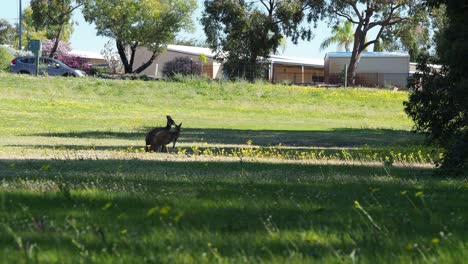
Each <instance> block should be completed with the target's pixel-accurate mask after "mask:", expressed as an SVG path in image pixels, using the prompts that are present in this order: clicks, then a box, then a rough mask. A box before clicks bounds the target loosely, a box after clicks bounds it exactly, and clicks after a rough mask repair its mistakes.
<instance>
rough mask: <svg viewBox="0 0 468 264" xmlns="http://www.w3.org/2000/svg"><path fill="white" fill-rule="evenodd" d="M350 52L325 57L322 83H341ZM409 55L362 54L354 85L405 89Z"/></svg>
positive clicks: (329, 54)
mask: <svg viewBox="0 0 468 264" xmlns="http://www.w3.org/2000/svg"><path fill="white" fill-rule="evenodd" d="M350 58H351V52H329V53H327V54H326V55H325V61H324V81H325V82H326V83H330V84H334V83H336V84H339V83H342V79H343V78H344V69H345V66H346V65H349V61H350ZM409 59H410V57H409V55H408V54H405V53H396V52H364V53H363V54H362V55H361V59H360V61H359V64H358V67H357V71H356V83H355V84H356V85H362V86H367V87H394V86H396V87H399V88H405V87H406V84H407V79H408V76H409V72H410V68H409V67H410V62H409Z"/></svg>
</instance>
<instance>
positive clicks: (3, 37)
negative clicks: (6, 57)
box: [0, 19, 16, 45]
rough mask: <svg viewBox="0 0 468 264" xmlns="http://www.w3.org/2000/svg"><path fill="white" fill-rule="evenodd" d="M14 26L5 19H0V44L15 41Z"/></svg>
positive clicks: (10, 43)
mask: <svg viewBox="0 0 468 264" xmlns="http://www.w3.org/2000/svg"><path fill="white" fill-rule="evenodd" d="M15 37H16V28H15V27H14V26H13V25H11V24H10V23H9V22H8V21H7V20H5V19H0V44H8V45H12V44H14V43H15Z"/></svg>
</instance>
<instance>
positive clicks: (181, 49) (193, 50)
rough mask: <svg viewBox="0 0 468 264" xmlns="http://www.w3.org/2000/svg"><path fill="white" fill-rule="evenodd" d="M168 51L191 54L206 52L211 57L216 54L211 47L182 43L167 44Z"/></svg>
mask: <svg viewBox="0 0 468 264" xmlns="http://www.w3.org/2000/svg"><path fill="white" fill-rule="evenodd" d="M167 50H168V51H174V52H180V53H185V54H190V55H200V54H205V55H206V56H207V57H209V58H213V57H214V56H215V55H216V54H215V53H214V52H213V51H212V50H211V49H210V48H202V47H192V46H182V45H167Z"/></svg>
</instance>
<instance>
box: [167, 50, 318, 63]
mask: <svg viewBox="0 0 468 264" xmlns="http://www.w3.org/2000/svg"><path fill="white" fill-rule="evenodd" d="M167 50H168V51H173V52H180V53H185V54H190V55H200V54H205V55H206V56H207V57H209V58H213V57H214V56H215V55H216V54H215V53H214V52H213V51H212V50H211V49H210V48H202V47H192V46H182V45H168V46H167ZM270 61H272V62H273V63H282V64H291V65H305V66H317V67H323V65H324V63H323V59H312V58H295V57H287V56H278V55H272V56H270Z"/></svg>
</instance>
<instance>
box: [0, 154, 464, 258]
mask: <svg viewBox="0 0 468 264" xmlns="http://www.w3.org/2000/svg"><path fill="white" fill-rule="evenodd" d="M44 165H48V166H44ZM430 172H431V170H430V169H426V168H391V170H390V173H391V176H389V175H388V172H387V171H386V170H385V169H383V168H382V167H373V166H365V165H360V166H345V165H300V164H263V163H245V162H242V163H240V162H158V161H142V160H1V161H0V178H1V179H2V181H3V184H4V185H3V186H6V185H5V184H7V185H8V186H10V187H9V188H8V189H7V190H5V189H3V191H0V192H1V193H2V197H3V198H2V199H3V207H4V208H5V210H4V212H6V214H7V216H8V217H7V219H9V221H8V224H9V226H11V228H12V229H13V230H15V231H18V233H19V234H21V235H24V233H22V232H26V233H27V232H30V233H34V234H37V233H38V232H39V231H37V230H35V229H34V227H33V226H34V223H33V222H32V220H31V219H32V218H34V217H44V218H45V219H48V224H50V223H52V222H53V223H55V225H56V227H55V228H57V229H58V230H61V231H60V232H57V230H50V232H53V233H54V234H55V237H53V238H52V236H48V237H50V241H48V240H47V239H42V240H41V239H38V240H34V239H31V241H30V242H36V243H38V246H39V247H40V248H42V249H49V248H57V247H58V244H60V243H61V241H62V240H63V241H68V242H66V245H65V246H67V247H70V249H69V250H72V251H73V250H75V251H78V249H76V248H75V249H73V244H71V243H70V241H71V238H74V239H75V240H77V241H79V242H80V243H83V245H85V247H86V248H87V249H89V250H91V251H92V252H95V253H96V254H99V253H98V252H99V251H101V250H102V248H103V247H107V246H108V245H109V244H115V245H117V246H119V247H121V248H122V252H121V253H126V251H127V250H128V251H133V250H134V251H136V252H137V253H138V254H140V255H145V254H147V253H148V252H149V251H150V250H154V249H161V250H163V249H164V248H162V246H163V245H164V247H165V246H167V245H168V244H169V245H172V246H173V247H175V248H177V247H183V248H186V249H191V250H193V252H196V254H199V253H200V254H201V253H202V252H198V251H199V250H200V251H203V250H206V244H207V239H217V238H219V237H220V236H221V237H222V238H223V239H220V240H219V241H217V242H215V241H211V242H213V243H216V244H214V246H216V247H217V248H218V249H219V250H220V252H221V253H222V254H223V255H224V256H230V257H233V256H235V255H236V254H237V253H238V252H239V251H241V250H243V251H247V252H249V254H252V255H256V256H260V257H266V258H273V257H277V256H284V257H287V253H285V252H288V250H291V249H294V250H297V252H300V253H303V254H306V255H310V256H312V255H314V256H319V257H320V256H324V255H329V254H333V250H339V251H345V252H350V251H351V250H352V247H359V248H362V249H363V250H366V249H367V248H371V249H376V247H377V248H379V251H388V252H389V254H390V253H393V252H396V251H398V250H399V248H403V246H404V245H403V246H402V245H400V244H398V243H388V244H387V245H384V246H383V247H380V244H379V243H381V242H379V240H383V241H385V239H384V238H385V237H386V236H387V235H389V234H390V236H391V237H393V239H402V238H404V239H405V240H408V241H409V242H413V241H420V240H427V241H430V240H431V239H432V238H433V236H434V234H435V233H437V232H438V231H440V230H441V228H443V227H444V226H446V225H447V223H449V224H450V231H451V232H453V233H454V234H458V233H460V234H461V233H463V232H464V221H458V222H456V221H455V220H456V218H455V217H454V216H453V215H455V216H457V217H462V218H463V219H466V218H467V217H468V215H467V214H468V213H467V212H468V207H467V206H468V205H467V204H466V203H464V202H463V201H466V200H467V199H468V193H467V192H465V191H464V190H463V189H460V188H458V187H456V186H455V187H454V186H453V185H452V186H451V185H448V184H446V182H444V181H443V179H438V178H434V177H429V176H428V175H429V174H430ZM15 175H16V176H15ZM408 181H412V182H415V183H417V184H411V185H410V184H408ZM27 182H29V184H25V183H27ZM51 183H55V185H54V184H51ZM15 184H20V186H23V188H25V190H24V191H21V188H20V189H18V187H16V188H15V187H14V186H15ZM41 184H42V185H44V186H46V185H47V184H48V186H50V185H54V186H55V187H53V189H52V190H50V191H41V190H40V189H39V187H38V186H40V185H41ZM58 186H62V187H61V189H59V187H58ZM3 188H5V187H3ZM28 188H29V189H28ZM35 188H37V189H35ZM67 189H68V190H70V191H71V193H70V195H69V197H68V196H67V195H65V193H66V190H67ZM402 191H406V192H407V193H408V196H409V199H412V200H411V201H412V202H410V201H409V200H408V197H407V196H405V195H402ZM418 192H422V193H424V195H427V199H426V200H425V203H423V202H422V200H421V199H418V198H417V196H415V194H416V193H418ZM355 200H356V201H359V202H360V203H361V204H362V206H363V207H364V208H365V209H366V210H367V212H368V213H369V214H370V215H371V216H372V217H373V219H374V221H375V222H376V223H377V224H378V225H380V226H381V227H382V228H386V229H389V231H391V232H390V233H389V234H388V233H387V234H386V233H380V231H378V230H376V229H375V228H374V227H373V226H372V225H371V224H370V223H369V222H368V220H366V219H367V218H365V217H364V218H363V215H361V214H360V212H359V210H356V209H355V208H354V207H353V202H354V201H355ZM415 207H416V208H415ZM152 208H156V209H155V210H154V211H152ZM163 208H167V209H166V210H165V211H163V210H162V209H163ZM427 211H429V214H428V212H427ZM181 213H182V215H181ZM451 214H452V215H451ZM178 215H181V216H180V220H179V221H176V220H175V219H176V217H177V216H178ZM428 217H430V218H431V219H432V220H431V221H429V220H428ZM73 219H75V220H73ZM17 220H21V221H17ZM70 221H75V222H76V223H78V224H79V225H78V231H77V230H74V229H73V228H74V227H73V224H72V222H70ZM99 228H101V229H102V230H103V231H102V232H104V233H105V235H106V241H103V240H102V239H101V238H100V237H101V234H100V232H99ZM122 230H126V233H128V234H131V235H128V236H127V235H121V232H122ZM47 232H49V231H47ZM152 232H156V234H157V238H154V239H147V237H148V234H150V233H152ZM200 232H202V233H204V234H205V235H206V236H207V238H204V237H202V236H200V235H199V234H200ZM288 232H289V233H290V234H294V237H284V238H283V237H281V236H282V234H283V233H284V234H287V233H288ZM308 232H311V234H312V236H311V237H312V238H313V237H314V234H317V235H315V237H317V236H320V234H321V232H322V233H323V234H322V235H329V236H331V238H332V239H331V240H330V241H328V242H325V243H323V244H322V243H318V244H317V243H311V239H312V238H311V237H308V236H307V234H308ZM77 233H78V234H80V233H82V234H83V237H78V236H77V235H76V234H77ZM368 233H370V234H372V236H370V237H369V235H368ZM197 234H198V235H197ZM250 234H258V237H257V239H252V237H251V236H249V235H250ZM299 234H304V237H300V236H299ZM344 234H346V236H351V237H352V238H353V242H352V243H351V242H350V240H346V241H342V242H337V239H340V238H341V237H344ZM7 236H8V235H7V234H3V235H0V241H2V242H4V241H5V242H11V241H10V240H11V238H8V237H7ZM28 237H30V236H28V235H25V236H23V240H24V239H27V238H28ZM274 237H276V238H274ZM85 238H86V239H85ZM92 238H94V239H92ZM143 238H145V239H143ZM319 238H320V237H319ZM323 239H324V240H325V241H326V239H327V238H326V237H324V238H323ZM57 241H58V242H57ZM141 241H145V242H141ZM160 241H164V243H163V245H162V244H161V243H160ZM291 241H294V243H291ZM319 241H320V240H319ZM208 242H210V241H208ZM312 242H313V241H312ZM404 242H406V241H404ZM137 243H141V244H138V246H131V247H128V245H129V244H130V245H135V244H137ZM11 244H14V243H11ZM375 245H377V246H375ZM123 248H125V249H123ZM145 248H146V249H145ZM332 249H333V250H332ZM67 250H68V249H67ZM395 250H396V251H395ZM133 253H135V252H133Z"/></svg>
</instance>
